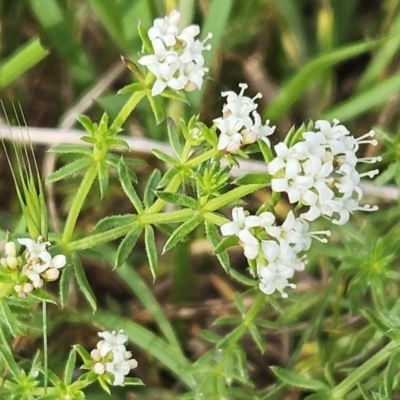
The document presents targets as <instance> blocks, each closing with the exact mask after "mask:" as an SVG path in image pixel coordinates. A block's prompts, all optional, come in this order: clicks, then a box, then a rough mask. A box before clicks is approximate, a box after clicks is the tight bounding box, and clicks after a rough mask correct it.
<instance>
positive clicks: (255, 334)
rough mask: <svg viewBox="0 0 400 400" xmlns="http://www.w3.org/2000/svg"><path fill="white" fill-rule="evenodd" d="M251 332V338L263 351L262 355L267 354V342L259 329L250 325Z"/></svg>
mask: <svg viewBox="0 0 400 400" xmlns="http://www.w3.org/2000/svg"><path fill="white" fill-rule="evenodd" d="M249 331H250V333H251V336H252V338H253V340H254V342H255V344H256V345H257V347H258V348H259V350H260V351H261V354H264V353H265V341H264V339H263V338H262V337H261V335H260V332H259V331H258V329H257V327H256V326H255V325H254V324H250V325H249Z"/></svg>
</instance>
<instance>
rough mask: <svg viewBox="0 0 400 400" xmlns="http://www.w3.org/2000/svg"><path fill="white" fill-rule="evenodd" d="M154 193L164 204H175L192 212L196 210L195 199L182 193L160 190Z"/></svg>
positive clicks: (197, 205) (196, 203)
mask: <svg viewBox="0 0 400 400" xmlns="http://www.w3.org/2000/svg"><path fill="white" fill-rule="evenodd" d="M154 193H155V194H156V196H157V197H158V198H159V199H161V200H164V201H165V202H166V203H171V204H177V205H178V206H183V207H187V208H191V209H192V210H197V209H198V207H199V204H198V202H197V200H196V199H194V198H193V197H189V196H186V195H185V194H182V193H172V192H163V191H161V190H156V191H155V192H154Z"/></svg>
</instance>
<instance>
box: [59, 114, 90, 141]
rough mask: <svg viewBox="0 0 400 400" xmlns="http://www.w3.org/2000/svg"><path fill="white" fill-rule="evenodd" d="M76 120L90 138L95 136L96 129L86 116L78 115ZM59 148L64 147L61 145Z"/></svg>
mask: <svg viewBox="0 0 400 400" xmlns="http://www.w3.org/2000/svg"><path fill="white" fill-rule="evenodd" d="M77 120H78V122H79V123H80V124H81V125H82V126H83V127H84V128H85V129H86V131H87V132H88V133H90V136H91V137H94V136H95V134H96V131H97V127H96V125H95V124H94V123H93V122H92V120H91V119H90V118H89V117H88V116H87V115H83V114H81V115H78V118H77ZM82 139H83V138H82ZM61 146H64V145H61Z"/></svg>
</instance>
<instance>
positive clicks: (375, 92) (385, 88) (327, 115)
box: [322, 73, 400, 121]
mask: <svg viewBox="0 0 400 400" xmlns="http://www.w3.org/2000/svg"><path fill="white" fill-rule="evenodd" d="M399 90H400V74H399V73H397V74H394V75H392V76H391V77H390V78H388V79H386V80H385V81H383V82H382V83H380V84H376V85H374V86H373V87H372V88H370V89H368V90H367V91H364V92H361V93H360V92H357V93H356V94H355V95H354V96H352V97H350V98H349V99H348V100H346V101H344V102H343V103H341V104H339V105H338V106H335V107H333V108H331V109H329V110H328V111H326V112H324V113H323V115H322V118H324V119H328V120H331V119H333V118H338V119H340V120H341V121H348V120H350V119H354V118H356V117H358V116H359V115H360V114H362V113H364V112H365V111H367V110H370V109H372V108H374V107H376V106H379V105H382V104H384V103H386V102H387V101H388V99H389V98H390V97H391V96H393V95H395V94H397V93H398V92H399Z"/></svg>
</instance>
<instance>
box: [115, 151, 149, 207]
mask: <svg viewBox="0 0 400 400" xmlns="http://www.w3.org/2000/svg"><path fill="white" fill-rule="evenodd" d="M118 175H119V180H120V182H121V186H122V189H123V190H124V192H125V194H126V195H127V196H128V198H129V200H130V201H131V203H132V204H133V206H134V207H135V208H136V211H137V212H138V213H141V212H142V211H143V205H142V202H141V201H140V199H139V196H138V195H137V193H136V190H135V189H134V187H133V185H132V182H131V180H130V179H129V173H128V169H127V166H126V164H125V160H124V158H123V157H121V159H120V161H119V163H118Z"/></svg>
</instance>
